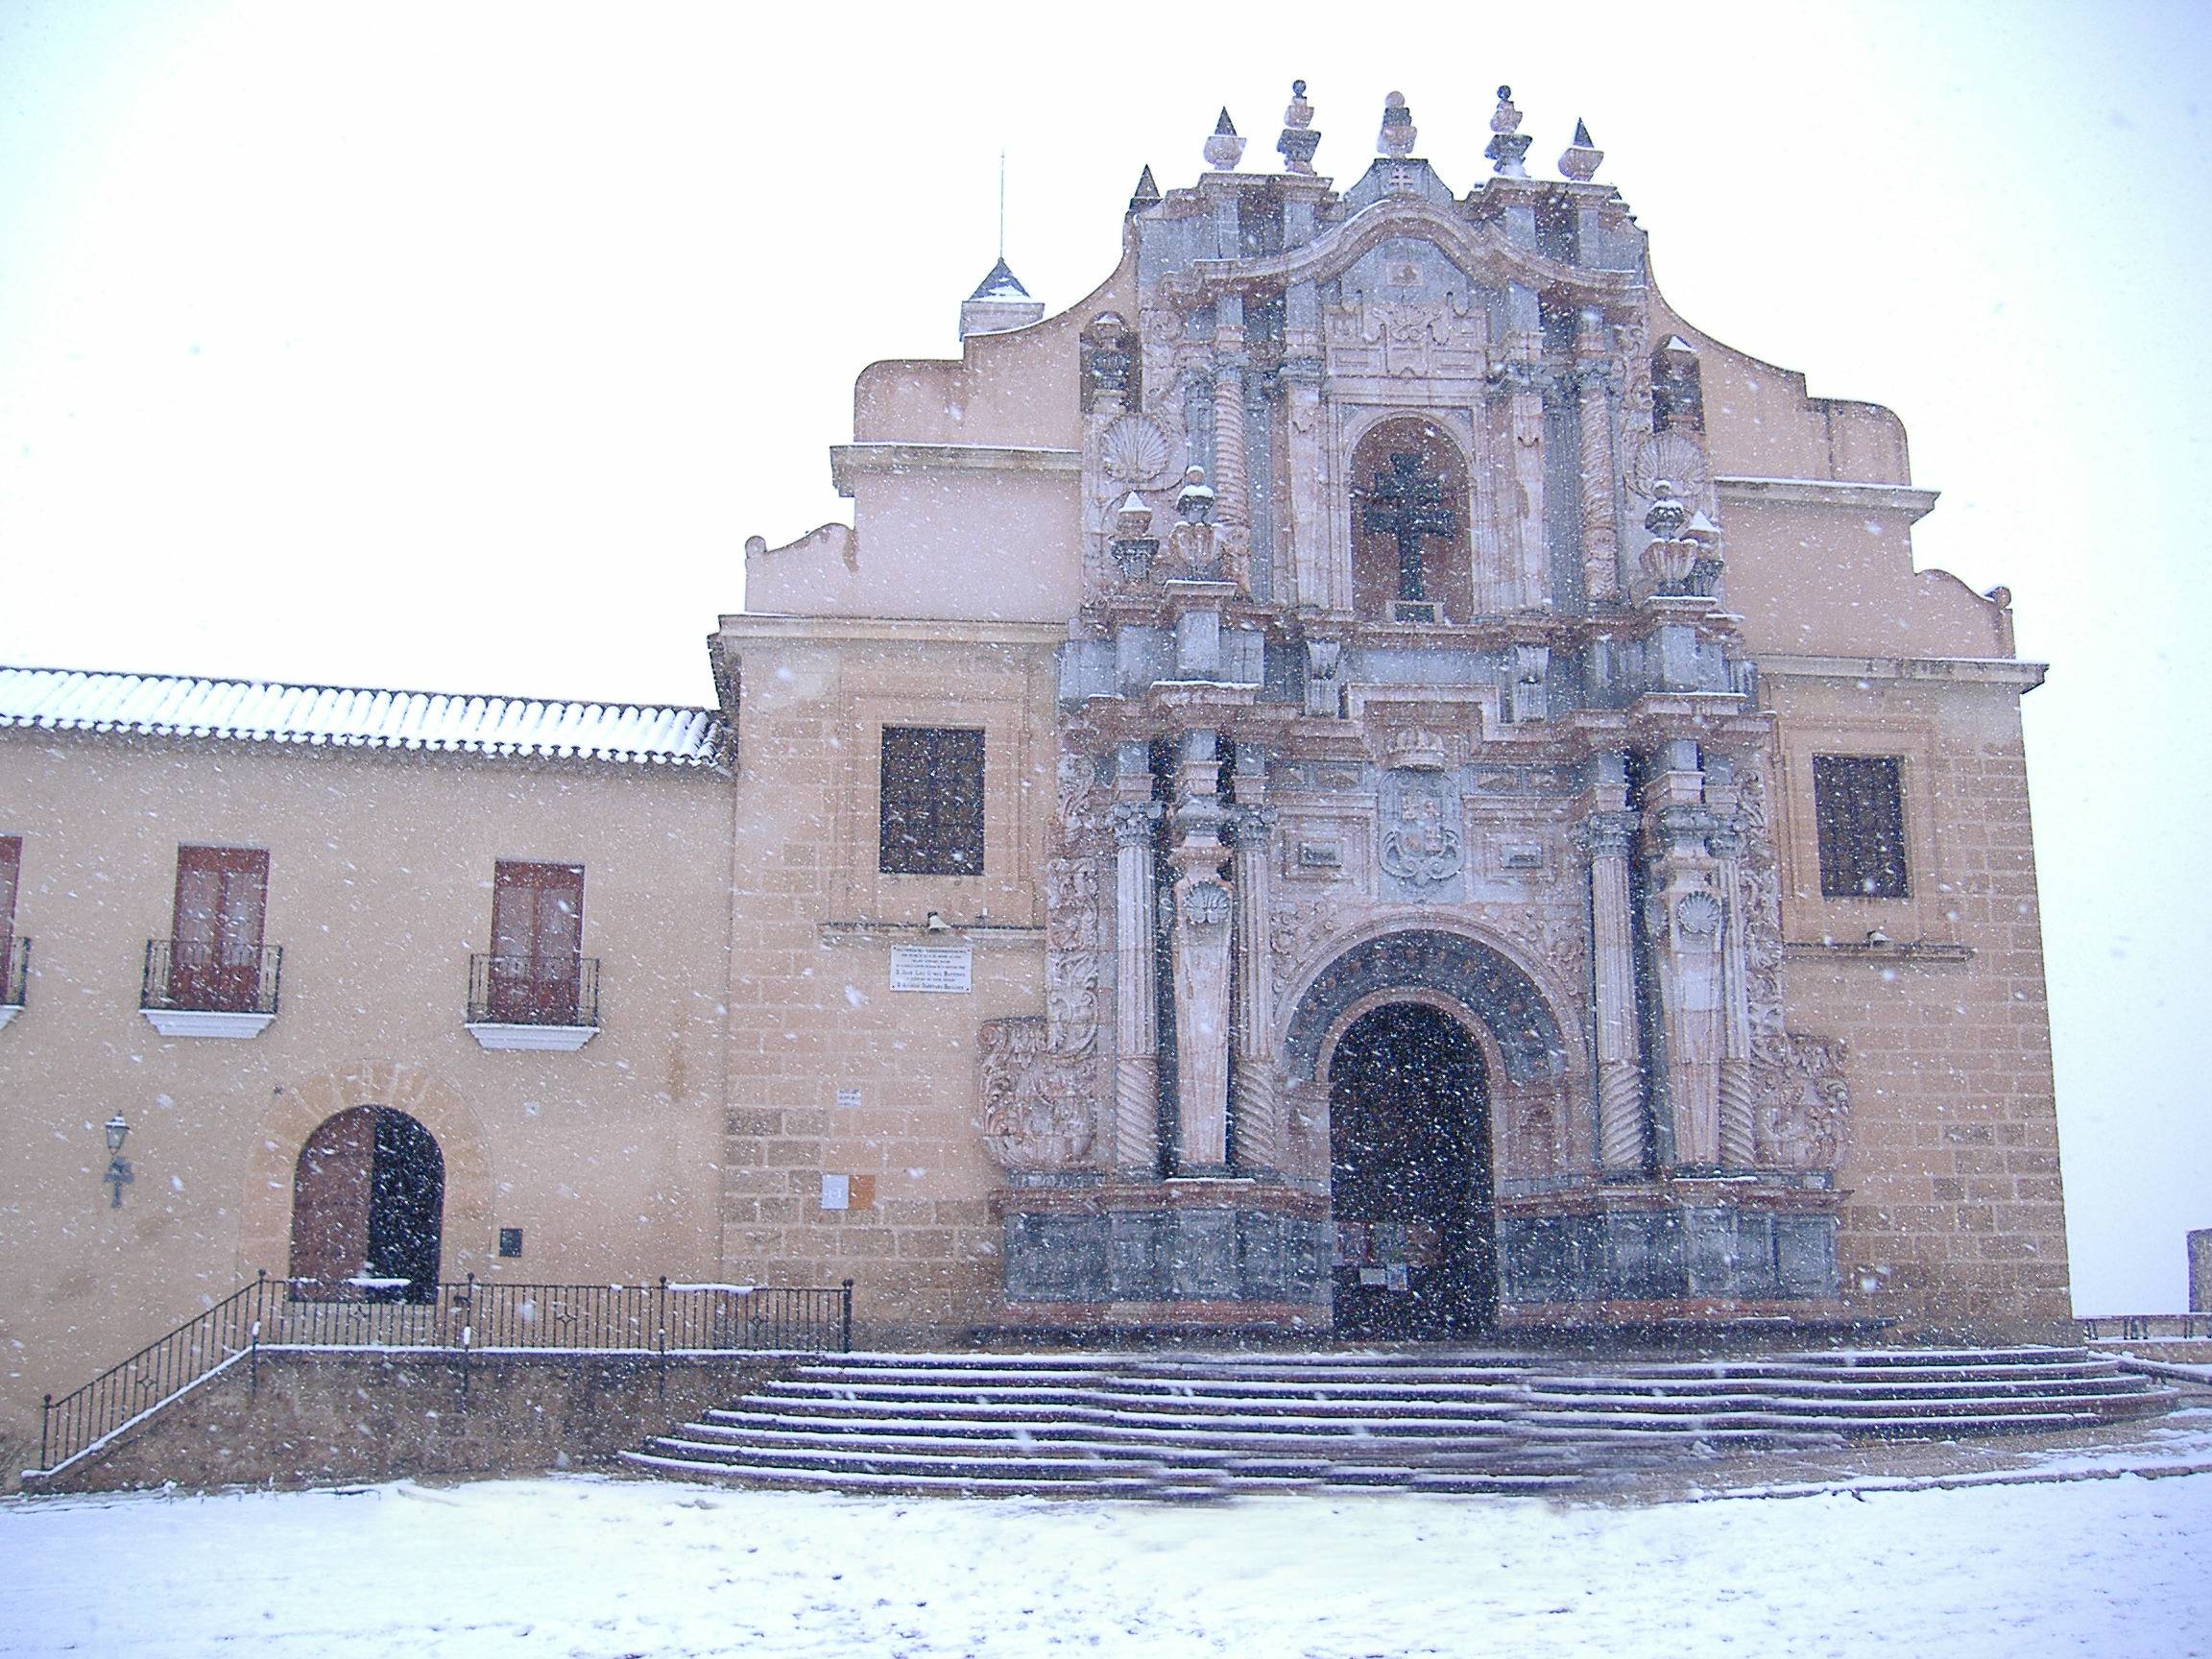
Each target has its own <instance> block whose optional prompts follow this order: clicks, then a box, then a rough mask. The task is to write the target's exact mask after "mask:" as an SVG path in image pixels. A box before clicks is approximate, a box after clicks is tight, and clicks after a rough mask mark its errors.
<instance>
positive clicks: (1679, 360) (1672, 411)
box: [1651, 334, 1705, 432]
mask: <svg viewBox="0 0 2212 1659" xmlns="http://www.w3.org/2000/svg"><path fill="white" fill-rule="evenodd" d="M1651 430H1652V431H1654V432H1702V431H1704V430H1705V384H1704V378H1703V376H1702V375H1701V374H1700V373H1699V372H1698V369H1697V353H1696V352H1695V351H1693V350H1692V349H1690V346H1689V343H1688V342H1687V341H1685V340H1684V339H1683V338H1682V337H1681V336H1680V335H1679V334H1675V335H1671V336H1670V337H1669V338H1668V341H1667V343H1666V344H1665V345H1664V346H1662V347H1660V348H1659V349H1658V350H1657V351H1655V352H1653V353H1652V354H1651Z"/></svg>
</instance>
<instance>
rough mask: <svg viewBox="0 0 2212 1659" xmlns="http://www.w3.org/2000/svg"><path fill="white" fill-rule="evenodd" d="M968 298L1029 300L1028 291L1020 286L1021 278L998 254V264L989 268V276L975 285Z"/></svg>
mask: <svg viewBox="0 0 2212 1659" xmlns="http://www.w3.org/2000/svg"><path fill="white" fill-rule="evenodd" d="M968 298H969V299H971V300H1026V299H1028V298H1029V290H1028V289H1026V288H1024V287H1022V278H1021V277H1019V276H1015V275H1014V273H1013V271H1012V269H1011V268H1010V267H1009V266H1008V265H1007V263H1006V257H1005V255H1004V254H1000V255H999V256H998V264H996V265H994V266H992V267H991V275H990V276H986V277H984V278H983V280H982V282H981V283H980V284H979V285H977V287H976V289H975V292H974V293H973V294H971V295H969V296H968Z"/></svg>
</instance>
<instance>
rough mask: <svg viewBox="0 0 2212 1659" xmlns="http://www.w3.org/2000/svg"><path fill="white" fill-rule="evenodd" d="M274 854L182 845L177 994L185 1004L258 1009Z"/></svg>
mask: <svg viewBox="0 0 2212 1659" xmlns="http://www.w3.org/2000/svg"><path fill="white" fill-rule="evenodd" d="M268 907H269V854H268V853H267V852H266V851H264V850H262V849H261V848H257V847H180V848H178V849H177V903H176V914H175V919H174V924H173V926H171V928H170V943H169V998H170V1001H171V1003H172V1004H173V1005H174V1006H176V1007H179V1008H202V1009H209V1010H215V1011H228V1012H250V1011H252V1009H253V1008H255V1007H256V1006H257V1005H258V999H259V998H260V994H261V930H262V923H263V921H264V919H265V917H266V915H267V912H268Z"/></svg>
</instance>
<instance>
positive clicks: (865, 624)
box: [718, 612, 1068, 648]
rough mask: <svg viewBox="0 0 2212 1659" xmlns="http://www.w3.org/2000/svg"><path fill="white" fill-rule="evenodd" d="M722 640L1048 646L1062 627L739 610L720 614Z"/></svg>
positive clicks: (1063, 633) (1062, 636) (1060, 637)
mask: <svg viewBox="0 0 2212 1659" xmlns="http://www.w3.org/2000/svg"><path fill="white" fill-rule="evenodd" d="M718 633H719V637H722V638H724V639H730V640H737V641H742V640H746V639H819V640H822V641H824V642H825V643H838V644H843V643H847V642H850V641H854V640H875V641H881V642H884V643H895V644H916V645H953V646H961V645H1026V646H1042V647H1046V648H1050V647H1052V646H1055V645H1059V644H1061V643H1063V642H1064V641H1065V640H1066V639H1067V637H1068V628H1067V625H1066V624H1065V623H1059V622H991V621H970V620H965V619H959V618H946V617H934V616H784V615H773V614H755V613H750V612H740V613H737V614H734V615H730V616H724V617H723V618H722V619H721V621H720V624H719V628H718Z"/></svg>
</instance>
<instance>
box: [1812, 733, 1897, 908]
mask: <svg viewBox="0 0 2212 1659" xmlns="http://www.w3.org/2000/svg"><path fill="white" fill-rule="evenodd" d="M1902 772H1903V764H1902V762H1900V761H1899V760H1898V758H1897V757H1896V756H1894V755H1815V756H1814V757H1813V813H1814V824H1815V830H1816V832H1817V834H1818V835H1819V838H1820V896H1821V897H1822V898H1823V899H1903V898H1907V897H1909V896H1910V893H1911V887H1910V885H1909V884H1908V882H1907V880H1906V875H1905V791H1904V786H1903V782H1902V776H1901V775H1902Z"/></svg>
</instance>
